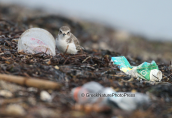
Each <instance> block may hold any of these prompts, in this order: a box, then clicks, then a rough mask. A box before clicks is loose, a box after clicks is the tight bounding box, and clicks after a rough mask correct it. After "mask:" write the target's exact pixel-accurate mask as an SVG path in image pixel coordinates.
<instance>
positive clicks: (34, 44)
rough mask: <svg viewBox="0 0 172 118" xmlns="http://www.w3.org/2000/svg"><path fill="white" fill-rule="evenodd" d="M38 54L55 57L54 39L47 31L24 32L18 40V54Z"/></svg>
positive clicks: (32, 29)
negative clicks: (42, 53) (21, 52)
mask: <svg viewBox="0 0 172 118" xmlns="http://www.w3.org/2000/svg"><path fill="white" fill-rule="evenodd" d="M20 51H23V52H25V53H31V54H35V53H40V52H44V53H46V54H49V55H53V56H54V55H55V39H54V37H53V36H52V35H51V34H50V33H49V32H48V31H47V30H44V29H41V28H31V29H28V30H26V31H25V32H24V33H23V34H22V35H21V36H20V38H19V41H18V52H20Z"/></svg>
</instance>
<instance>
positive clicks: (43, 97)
mask: <svg viewBox="0 0 172 118" xmlns="http://www.w3.org/2000/svg"><path fill="white" fill-rule="evenodd" d="M40 98H41V100H42V101H45V102H51V100H52V97H51V95H50V94H49V93H48V92H47V91H41V93H40Z"/></svg>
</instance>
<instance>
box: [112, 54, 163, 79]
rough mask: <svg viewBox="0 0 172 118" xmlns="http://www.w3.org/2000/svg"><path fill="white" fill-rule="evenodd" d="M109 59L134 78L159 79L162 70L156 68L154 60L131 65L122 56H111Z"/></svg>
mask: <svg viewBox="0 0 172 118" xmlns="http://www.w3.org/2000/svg"><path fill="white" fill-rule="evenodd" d="M111 61H112V62H113V63H114V64H115V65H118V66H119V68H120V70H121V71H123V72H124V73H126V74H128V75H131V76H132V77H135V78H141V79H145V80H148V81H161V79H162V72H161V71H160V70H159V69H158V65H157V64H156V63H155V61H152V62H151V63H148V62H144V63H142V64H140V65H139V66H131V65H130V63H129V62H128V60H127V59H126V58H125V57H124V56H119V57H112V58H111Z"/></svg>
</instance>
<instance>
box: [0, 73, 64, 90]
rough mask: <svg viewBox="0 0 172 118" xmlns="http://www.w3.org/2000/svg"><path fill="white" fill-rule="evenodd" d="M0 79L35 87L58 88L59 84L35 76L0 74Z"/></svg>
mask: <svg viewBox="0 0 172 118" xmlns="http://www.w3.org/2000/svg"><path fill="white" fill-rule="evenodd" d="M0 80H4V81H8V82H12V83H16V84H19V85H23V86H24V85H25V86H30V87H36V88H39V89H53V90H54V89H56V90H60V88H61V84H60V83H57V82H52V81H48V80H41V79H37V78H31V77H21V76H14V75H7V74H0Z"/></svg>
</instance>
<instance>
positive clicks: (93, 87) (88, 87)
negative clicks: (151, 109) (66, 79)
mask: <svg viewBox="0 0 172 118" xmlns="http://www.w3.org/2000/svg"><path fill="white" fill-rule="evenodd" d="M71 94H72V96H73V98H74V100H76V101H77V102H78V103H80V104H90V103H91V104H94V103H99V105H103V106H109V107H111V108H120V109H122V110H126V111H132V110H135V109H136V108H138V107H139V106H141V105H143V104H145V103H149V102H150V99H149V97H148V96H147V95H146V94H142V93H137V92H136V93H131V92H116V91H115V90H113V89H112V88H110V87H106V88H105V87H103V86H102V85H100V84H99V83H97V82H88V83H86V84H84V85H83V86H82V87H76V88H73V89H72V92H71Z"/></svg>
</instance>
